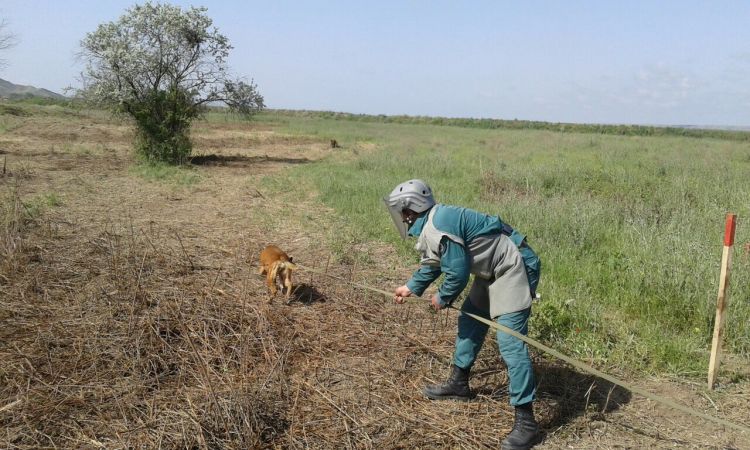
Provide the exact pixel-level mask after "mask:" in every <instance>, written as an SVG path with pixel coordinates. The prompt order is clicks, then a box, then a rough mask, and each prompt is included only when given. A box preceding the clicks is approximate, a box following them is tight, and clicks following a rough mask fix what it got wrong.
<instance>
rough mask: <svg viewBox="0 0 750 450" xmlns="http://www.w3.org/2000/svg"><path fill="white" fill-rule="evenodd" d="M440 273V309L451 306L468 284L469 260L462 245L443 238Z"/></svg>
mask: <svg viewBox="0 0 750 450" xmlns="http://www.w3.org/2000/svg"><path fill="white" fill-rule="evenodd" d="M440 253H441V257H440V272H442V273H444V274H445V279H444V280H443V283H442V284H441V285H440V289H438V294H437V303H438V304H439V305H440V306H441V307H443V308H444V307H445V306H446V305H449V304H451V303H452V302H453V301H454V300H455V299H456V298H457V297H458V296H459V295H460V294H461V292H462V291H463V290H464V288H465V287H466V284H467V283H468V282H469V275H470V271H471V259H470V258H469V253H468V252H467V251H466V249H465V248H464V246H463V245H461V244H458V243H456V242H453V241H451V240H450V239H448V238H445V237H444V238H443V240H442V241H441V242H440Z"/></svg>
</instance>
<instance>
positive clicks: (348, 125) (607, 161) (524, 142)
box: [269, 114, 750, 377]
mask: <svg viewBox="0 0 750 450" xmlns="http://www.w3.org/2000/svg"><path fill="white" fill-rule="evenodd" d="M269 118H270V119H271V120H274V121H277V122H278V123H280V124H281V125H283V129H284V130H285V131H287V132H289V133H294V134H299V135H312V136H322V137H330V138H336V139H337V140H338V142H340V143H341V144H342V145H343V149H341V151H340V153H339V154H338V155H335V156H331V157H329V158H327V159H324V160H322V161H319V162H316V163H315V164H312V165H309V166H305V167H301V168H298V169H296V170H293V171H292V172H291V174H290V175H289V177H290V179H294V180H303V183H302V184H301V186H304V188H305V189H307V188H309V187H312V188H313V189H314V190H317V191H319V192H320V199H321V200H322V201H323V202H324V203H325V204H326V205H328V206H330V207H331V208H333V209H334V210H335V211H336V213H337V217H336V220H337V221H338V222H339V223H340V225H339V226H340V227H341V237H342V239H349V240H353V241H360V242H366V241H369V240H376V241H384V242H388V243H391V244H394V245H396V246H398V248H399V250H400V254H401V255H402V256H403V257H404V258H405V259H404V260H405V261H411V262H415V257H414V255H415V252H414V251H412V250H411V249H410V247H411V246H412V245H413V242H409V241H407V242H406V243H401V242H398V239H397V236H396V233H395V231H394V230H393V229H392V226H391V224H390V218H389V217H388V215H387V214H386V213H385V211H384V208H383V206H382V203H381V200H380V199H381V198H382V197H383V196H384V195H386V194H387V193H388V192H390V190H391V189H392V187H393V186H395V185H396V184H397V183H399V182H400V181H403V180H406V179H409V178H422V179H424V180H427V181H428V182H429V183H430V184H431V185H432V186H433V189H434V191H435V192H436V196H437V197H438V201H440V202H443V203H447V204H458V205H464V206H468V207H472V208H476V209H479V210H482V211H485V212H488V213H491V214H497V215H499V216H500V217H501V218H502V219H503V220H504V221H506V222H508V223H510V224H512V225H513V226H514V227H516V228H518V229H520V230H522V232H524V233H526V234H527V235H528V237H529V241H530V243H531V245H532V247H534V248H535V249H536V250H537V252H538V253H539V254H540V255H541V258H542V261H543V275H542V281H541V285H540V292H541V293H542V295H543V300H542V301H541V302H540V303H539V304H538V305H537V306H536V307H535V311H534V315H533V319H532V326H531V330H532V331H531V333H532V334H533V335H535V336H536V337H539V338H541V339H542V340H543V341H545V342H547V343H549V344H551V345H554V346H556V347H560V348H562V349H564V350H566V351H568V352H571V353H572V354H574V355H576V356H578V357H583V358H585V359H587V360H592V361H595V362H597V363H600V364H604V365H612V366H618V367H623V368H624V367H629V368H634V369H637V370H649V371H652V372H654V373H658V372H669V373H674V374H680V375H688V376H695V377H700V376H703V374H704V373H705V371H706V367H707V361H708V359H707V358H708V351H707V349H708V348H709V347H710V340H711V334H712V330H713V320H714V311H715V303H716V295H717V286H718V276H719V263H720V260H721V251H722V238H723V227H724V218H725V214H726V213H727V212H729V211H731V212H734V213H737V214H739V217H740V222H739V223H740V225H739V226H738V228H737V236H736V242H737V245H736V248H735V253H734V255H735V258H734V265H733V272H732V280H731V293H730V296H731V300H730V302H731V303H730V307H729V320H728V322H727V328H726V337H727V339H726V349H727V350H728V351H729V352H730V353H734V354H737V355H741V356H742V357H743V358H747V356H748V355H749V354H750V327H748V326H747V323H749V322H750V302H749V301H748V300H750V289H748V285H749V284H750V270H749V269H750V261H749V258H748V247H747V245H748V243H750V228H748V227H746V226H743V225H744V220H743V218H745V217H748V213H750V202H748V201H747V199H748V198H750V183H748V182H747V174H748V173H750V144H748V143H747V142H743V141H741V140H739V141H738V140H736V139H717V138H712V137H705V138H695V137H675V136H659V137H642V136H616V135H602V134H593V133H575V132H570V133H569V132H552V131H547V130H507V129H493V130H485V129H476V128H466V127H455V126H433V125H424V124H418V125H411V124H394V123H383V122H382V121H377V120H373V121H370V122H368V121H352V120H335V119H331V118H320V117H316V116H314V115H313V116H312V117H309V116H304V115H283V114H282V115H277V116H269ZM363 144H365V145H364V146H365V148H368V149H369V150H365V151H361V150H356V149H358V148H362V147H363ZM368 144H369V146H368ZM743 246H744V247H743ZM365 262H366V261H365Z"/></svg>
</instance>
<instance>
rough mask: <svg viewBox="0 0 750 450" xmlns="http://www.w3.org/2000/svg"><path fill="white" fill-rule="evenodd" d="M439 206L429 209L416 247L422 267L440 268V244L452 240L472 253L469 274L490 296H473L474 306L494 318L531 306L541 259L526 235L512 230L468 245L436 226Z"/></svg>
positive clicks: (484, 237)
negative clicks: (531, 246)
mask: <svg viewBox="0 0 750 450" xmlns="http://www.w3.org/2000/svg"><path fill="white" fill-rule="evenodd" d="M439 206H440V205H436V206H435V207H433V208H432V209H431V210H430V212H429V213H428V215H427V220H426V221H425V225H424V227H423V228H422V231H421V233H420V235H419V238H418V239H417V244H416V246H415V248H416V250H417V251H418V252H419V253H420V257H421V261H420V262H421V264H423V265H428V266H432V267H440V255H441V254H442V253H443V252H442V251H441V248H440V245H441V242H442V240H443V238H447V239H450V240H451V241H453V242H455V243H457V244H459V245H461V246H463V247H464V248H465V249H466V250H467V252H468V253H469V257H470V260H471V268H470V272H471V273H472V274H473V275H474V276H475V278H476V279H475V284H480V285H484V286H486V287H487V295H478V296H475V297H476V298H472V296H471V295H470V300H471V301H472V303H475V304H476V306H477V307H479V308H481V309H484V310H489V312H490V315H491V317H497V316H498V315H500V314H506V313H510V312H515V311H520V310H522V309H525V308H528V307H529V306H531V298H532V295H533V293H534V291H535V289H536V284H537V282H538V280H539V258H537V256H536V254H535V253H534V252H533V250H531V248H530V247H528V246H527V245H526V244H525V241H524V236H523V235H522V234H520V233H518V232H515V231H513V230H512V228H511V229H509V230H507V231H506V230H503V232H502V233H497V234H488V235H482V236H478V237H476V238H474V239H473V240H472V241H471V242H469V243H468V245H467V243H466V242H464V240H463V239H462V238H460V237H459V236H455V235H453V234H451V233H446V232H444V231H441V230H439V229H438V228H436V227H435V224H434V223H433V215H434V214H435V211H436V210H437V208H438V207H439ZM508 228H510V227H508ZM516 241H517V242H518V243H516ZM524 252H525V253H526V255H528V258H529V262H530V265H529V266H527V264H526V263H525V261H524V260H525V258H524ZM496 281H497V282H496ZM477 302H478V303H477Z"/></svg>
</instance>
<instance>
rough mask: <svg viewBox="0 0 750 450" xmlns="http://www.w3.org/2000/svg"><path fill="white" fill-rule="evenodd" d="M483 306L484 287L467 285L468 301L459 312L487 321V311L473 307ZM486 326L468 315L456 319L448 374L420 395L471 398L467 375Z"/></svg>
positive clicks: (485, 289)
mask: <svg viewBox="0 0 750 450" xmlns="http://www.w3.org/2000/svg"><path fill="white" fill-rule="evenodd" d="M474 302H476V303H478V304H479V305H482V304H487V288H486V284H482V282H479V283H477V282H476V281H475V282H474V284H473V285H472V286H471V291H470V293H469V298H468V299H467V300H466V301H464V304H463V306H462V307H461V310H462V311H466V312H469V313H472V314H476V315H479V316H482V317H486V318H488V319H489V308H486V309H484V310H482V308H480V307H477V306H476V305H474ZM488 329H489V327H488V326H487V325H485V324H483V323H481V322H479V321H476V320H474V319H472V318H471V317H469V316H466V315H464V314H461V315H459V316H458V334H457V335H456V349H455V353H454V355H453V367H452V368H451V375H450V376H449V377H448V380H447V381H446V382H445V383H440V384H432V385H429V386H426V387H425V388H424V390H423V392H424V395H425V396H427V398H429V399H432V400H445V399H452V400H469V399H470V398H471V397H472V394H471V390H470V389H469V372H470V371H471V366H473V365H474V361H475V360H476V358H477V354H478V353H479V350H481V348H482V344H483V343H484V338H485V336H487V330H488Z"/></svg>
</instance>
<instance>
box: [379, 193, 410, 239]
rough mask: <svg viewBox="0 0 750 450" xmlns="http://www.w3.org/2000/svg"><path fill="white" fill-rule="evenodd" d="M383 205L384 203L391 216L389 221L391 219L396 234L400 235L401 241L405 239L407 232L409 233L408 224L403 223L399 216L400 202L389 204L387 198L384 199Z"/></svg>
mask: <svg viewBox="0 0 750 450" xmlns="http://www.w3.org/2000/svg"><path fill="white" fill-rule="evenodd" d="M383 203H385V207H386V208H387V209H388V212H389V213H390V214H391V219H393V224H394V225H395V226H396V229H397V230H398V234H400V235H401V239H406V236H407V232H408V231H409V224H408V223H406V222H404V218H403V216H402V215H401V205H400V203H401V202H398V201H396V202H393V203H391V202H390V201H389V200H388V197H384V198H383Z"/></svg>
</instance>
